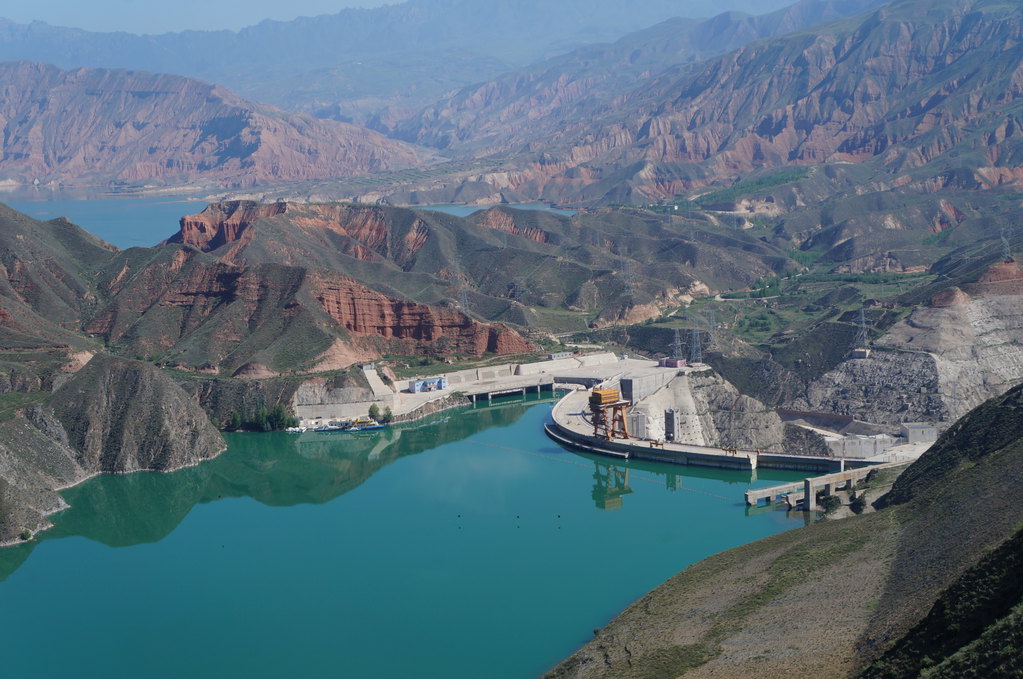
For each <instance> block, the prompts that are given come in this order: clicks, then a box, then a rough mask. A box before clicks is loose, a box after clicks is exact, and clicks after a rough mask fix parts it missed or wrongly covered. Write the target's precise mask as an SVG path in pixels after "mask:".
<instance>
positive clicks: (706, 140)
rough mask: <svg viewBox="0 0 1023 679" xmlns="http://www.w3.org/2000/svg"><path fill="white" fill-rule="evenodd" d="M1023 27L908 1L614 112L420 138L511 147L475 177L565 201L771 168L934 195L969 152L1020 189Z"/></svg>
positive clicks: (635, 98)
mask: <svg viewBox="0 0 1023 679" xmlns="http://www.w3.org/2000/svg"><path fill="white" fill-rule="evenodd" d="M1021 27H1023V17H1021V14H1020V9H1019V8H1018V7H1017V6H1015V5H1011V4H1006V3H1000V2H997V0H971V1H970V2H966V3H963V2H952V1H951V0H898V1H897V2H894V3H891V4H889V5H885V6H884V7H882V8H880V9H878V10H876V11H874V12H871V13H868V14H867V15H864V16H862V17H860V18H856V19H846V20H842V21H838V22H835V23H832V24H826V25H824V26H816V27H814V28H813V29H812V30H805V31H797V32H795V33H791V34H789V35H785V36H782V37H779V38H775V39H770V40H764V41H759V42H754V43H751V44H749V45H746V46H744V47H741V48H740V49H738V50H736V51H733V52H731V53H729V54H727V55H724V56H721V57H717V58H714V59H710V60H709V61H705V62H702V63H700V64H698V65H696V66H693V65H689V64H685V65H680V66H678V67H676V68H674V69H669V70H667V71H664V72H662V73H661V74H660V75H658V76H656V77H653V78H650V79H649V80H646V81H643V82H641V83H639V84H638V85H636V86H635V87H634V88H633V89H629V90H621V91H617V92H616V97H615V98H614V99H613V100H610V101H606V102H594V101H592V100H590V99H588V98H586V97H582V98H579V99H577V100H573V98H572V97H571V96H568V97H567V98H566V106H565V107H563V108H558V109H557V110H552V112H551V114H550V115H538V116H537V117H535V118H531V119H530V120H529V121H528V124H521V123H518V122H515V117H514V116H509V118H510V119H511V120H512V122H511V123H501V122H500V119H501V117H500V116H499V115H495V116H494V117H493V118H492V119H491V118H487V117H485V116H484V117H482V118H480V119H479V121H480V124H479V128H478V129H476V128H474V125H475V123H474V121H473V117H472V115H469V116H468V118H466V121H465V125H466V126H465V127H464V128H457V134H453V133H452V132H453V130H455V129H456V126H455V125H453V124H452V121H451V120H450V119H449V118H450V117H449V116H440V115H439V114H438V115H435V116H432V117H430V119H431V121H432V122H431V124H435V125H436V132H435V133H434V132H428V131H426V130H421V131H418V132H416V133H415V136H417V137H419V138H423V139H435V140H437V141H443V143H446V144H451V145H452V146H457V144H458V143H459V139H465V140H467V142H466V143H467V144H469V143H470V142H471V140H473V139H480V140H485V139H492V138H499V139H500V140H501V143H500V146H501V148H504V149H514V151H509V152H507V153H503V154H502V155H501V158H502V161H503V165H502V168H501V170H500V172H495V173H490V174H487V173H483V174H480V175H479V176H475V177H473V181H483V182H488V183H491V184H494V185H495V186H498V187H500V188H507V189H509V190H516V191H519V192H522V193H523V194H525V195H527V196H530V197H532V198H544V199H547V200H553V201H561V202H565V201H578V202H587V201H591V202H592V201H600V200H603V201H607V202H612V201H613V202H631V203H644V202H650V201H652V200H659V199H662V198H667V197H672V196H675V195H677V194H681V193H687V194H688V193H691V192H692V191H693V190H694V189H696V188H698V187H701V186H704V185H706V184H709V183H711V182H713V181H716V180H727V181H731V180H732V179H734V178H735V177H736V176H737V175H738V174H740V173H748V172H752V171H755V170H758V169H762V168H769V167H779V166H786V165H793V164H795V165H811V166H812V165H819V164H822V163H831V164H835V163H862V162H864V161H867V160H870V159H877V160H878V161H879V162H878V163H877V164H876V165H874V166H872V170H871V173H870V174H871V175H872V176H871V178H870V180H869V181H871V182H873V183H877V184H884V185H885V186H887V187H893V186H900V185H907V184H913V183H918V184H919V185H920V187H921V188H924V187H925V186H926V185H943V184H947V183H948V182H949V181H955V179H954V177H952V178H950V177H949V176H948V175H949V172H948V171H949V169H950V167H955V166H957V165H959V164H960V163H959V160H960V158H961V156H960V155H958V154H960V153H961V154H968V155H969V166H970V167H971V170H970V174H971V175H972V179H973V181H974V182H976V183H979V184H981V185H983V186H993V185H999V184H1004V183H1011V182H1014V181H1015V180H1016V174H1015V170H1014V167H1015V161H1014V158H1016V157H1017V156H1018V155H1019V151H1018V149H1017V139H1018V134H1017V127H1018V124H1017V122H1016V118H1017V113H1016V108H1017V107H1018V103H1017V102H1018V97H1017V91H1018V90H1019V88H1018V86H1017V85H1018V83H1017V80H1018V77H1019V74H1018V69H1017V66H1018V63H1019V55H1018V54H1017V52H1018V50H1020V49H1023V48H1021V47H1020V40H1019V39H1020V34H1021V30H1023V28H1021ZM778 64H786V68H778ZM503 89H507V88H502V87H501V86H500V85H496V84H495V85H494V86H493V91H494V93H495V94H496V93H500V92H502V90H503ZM480 91H481V92H483V91H486V90H483V89H481V90H480ZM485 103H487V99H485V98H484V99H482V100H480V101H479V103H478V104H477V103H475V101H474V100H473V99H472V98H471V97H470V98H468V99H467V100H466V107H467V109H474V108H479V107H480V106H483V105H484V104H485ZM453 105H454V104H453ZM499 107H500V106H499V105H498V108H499ZM438 110H443V109H438ZM543 110H544V108H543V107H542V106H541V108H540V111H543ZM456 118H457V116H456ZM491 120H493V121H494V122H493V125H491V124H490V121H491ZM953 149H955V150H956V151H955V152H953ZM474 152H475V150H474V149H473V148H471V147H470V146H466V153H474ZM482 152H483V153H485V151H482ZM950 152H952V153H950ZM611 187H613V188H614V190H613V191H609V189H610V188H611Z"/></svg>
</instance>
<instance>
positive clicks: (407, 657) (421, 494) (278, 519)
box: [0, 399, 803, 679]
mask: <svg viewBox="0 0 1023 679" xmlns="http://www.w3.org/2000/svg"><path fill="white" fill-rule="evenodd" d="M498 403H499V402H497V401H495V404H498ZM549 413H550V403H549V402H538V401H536V400H535V399H531V400H530V401H528V402H517V403H516V402H504V403H500V404H499V405H494V406H491V407H481V408H479V409H464V410H460V411H451V412H449V413H446V414H442V415H441V416H437V417H434V418H433V419H431V420H427V421H424V422H421V423H417V424H414V425H410V426H407V427H403V428H394V429H391V430H387V431H384V432H381V433H378V434H375V435H372V436H367V437H365V438H355V437H354V436H351V435H346V434H313V433H307V434H302V435H294V434H247V435H233V436H230V437H229V443H230V449H229V450H228V451H227V452H226V453H224V454H223V455H222V456H221V457H219V458H218V459H216V460H213V461H211V462H208V463H205V464H203V465H200V466H198V467H195V468H191V469H185V470H181V471H178V472H175V473H173V474H134V475H126V476H104V477H97V478H95V479H92V480H90V481H88V482H86V483H85V484H82V485H81V486H79V487H76V488H74V489H71V490H69V491H67V492H66V497H67V499H68V500H69V502H70V503H71V504H72V508H71V509H69V510H67V511H65V512H63V513H61V514H58V515H55V516H54V517H53V519H54V522H55V523H56V527H55V528H54V529H53V530H51V531H48V532H46V533H43V534H42V535H41V536H40V539H39V540H38V541H37V542H35V543H33V544H29V545H22V546H18V547H14V548H9V549H4V550H0V629H3V634H0V655H2V657H3V667H4V674H5V676H9V677H19V678H24V677H57V676H61V677H188V678H189V679H200V678H206V677H353V678H367V677H417V678H421V679H422V678H425V679H431V678H435V677H436V678H442V677H443V678H444V679H461V678H464V679H480V678H482V677H487V678H493V679H502V678H505V677H507V678H509V679H511V678H516V679H521V678H527V677H533V676H536V675H538V674H540V673H542V672H543V671H544V670H546V669H547V668H549V667H550V666H551V665H553V664H554V663H556V662H557V661H558V660H560V659H561V658H563V657H564V656H566V655H568V654H570V653H571V652H572V651H573V650H574V649H576V648H577V647H578V646H580V645H581V644H583V643H584V642H585V641H586V640H587V638H589V637H591V635H592V630H593V628H594V627H597V626H603V625H604V624H605V623H606V622H607V621H608V620H609V619H610V618H612V617H613V616H614V615H615V614H616V613H618V612H619V611H621V610H622V609H623V608H624V607H625V606H627V605H628V604H629V603H630V602H631V601H633V600H635V599H636V598H638V597H639V596H641V595H642V594H643V593H645V592H646V591H647V590H649V589H651V588H653V587H654V586H656V585H658V584H659V583H661V582H662V581H664V580H665V579H667V578H668V577H670V576H671V575H673V574H674V573H676V572H677V571H679V570H681V569H682V568H684V567H685V566H687V565H688V564H690V563H692V562H694V561H696V560H698V559H700V558H703V557H705V556H707V555H709V554H712V553H714V552H717V551H720V550H723V549H726V548H729V547H732V546H735V545H739V544H742V543H745V542H749V541H752V540H755V539H757V538H760V537H763V536H766V535H770V534H773V533H777V532H779V531H783V530H787V529H790V528H794V527H796V526H798V525H802V523H803V520H802V519H801V518H793V517H789V516H787V515H786V513H785V512H784V511H772V510H767V511H765V510H758V511H752V512H750V511H747V510H746V509H745V507H744V505H743V503H742V499H741V498H742V491H743V490H744V489H745V488H746V487H747V486H748V485H754V486H757V485H766V484H770V483H777V482H780V481H784V480H789V479H792V478H796V477H798V475H796V474H787V473H783V472H776V473H770V474H764V473H759V474H758V476H757V478H756V479H751V476H750V474H748V473H747V474H743V473H739V472H719V471H712V470H700V469H697V468H690V467H675V466H667V465H653V464H628V465H622V464H611V463H610V461H609V460H606V459H603V458H589V457H585V456H580V455H576V454H573V453H570V452H567V451H565V450H562V449H561V448H558V447H557V446H555V445H554V444H553V443H552V442H551V441H549V440H548V439H547V438H546V437H545V436H544V435H543V433H542V429H541V425H542V424H543V422H544V421H545V419H546V418H547V417H548V416H549Z"/></svg>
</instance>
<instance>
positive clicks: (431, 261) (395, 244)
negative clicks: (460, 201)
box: [170, 202, 794, 325]
mask: <svg viewBox="0 0 1023 679" xmlns="http://www.w3.org/2000/svg"><path fill="white" fill-rule="evenodd" d="M170 241H171V242H174V243H183V244H186V245H189V246H192V247H195V248H197V249H200V250H203V251H205V252H208V253H209V254H210V255H212V256H213V257H216V258H217V260H218V261H219V262H220V263H222V264H233V265H238V264H240V263H246V264H247V265H249V266H253V265H257V264H261V265H269V264H271V263H273V264H283V265H287V266H315V267H318V268H322V269H329V270H333V271H339V272H345V274H346V275H348V276H351V277H353V278H355V279H356V280H358V281H359V282H361V283H363V284H365V285H367V286H369V287H371V288H373V289H375V290H377V291H380V292H384V293H386V294H390V295H391V296H394V293H395V292H397V293H399V294H400V295H401V296H404V297H407V298H409V299H412V300H416V301H418V302H422V303H428V304H441V305H453V304H457V305H459V306H461V305H462V302H463V301H464V302H465V303H466V304H467V306H468V309H467V310H468V311H469V312H470V313H471V314H472V315H473V316H475V317H477V318H482V319H486V320H489V321H506V322H510V323H514V324H517V325H543V323H542V321H541V320H540V319H538V318H537V316H536V312H535V311H533V310H531V309H530V307H533V308H537V307H539V308H553V309H562V310H570V311H574V312H580V313H582V314H585V315H588V317H589V318H593V317H595V318H593V322H594V323H595V324H596V325H610V324H615V323H620V322H637V321H642V320H644V319H646V318H650V317H652V316H658V315H660V313H661V311H662V310H663V309H664V308H666V307H669V306H672V305H673V304H677V302H675V301H674V299H675V297H677V296H678V295H681V294H695V295H703V294H707V293H709V292H710V291H711V290H719V289H725V288H730V287H742V286H744V285H748V284H749V283H751V282H752V281H754V280H756V278H758V277H761V276H766V275H772V274H773V273H776V272H779V271H783V270H786V269H788V268H791V267H793V266H794V263H793V262H792V261H791V260H789V259H788V257H787V255H785V254H784V253H783V252H782V251H781V250H780V249H778V248H775V247H772V246H769V245H767V244H765V243H764V242H763V241H760V240H757V239H755V238H750V237H748V236H746V235H745V234H743V233H742V232H737V231H735V230H734V229H728V228H722V227H720V226H719V225H715V224H713V223H709V222H701V223H698V225H697V223H694V224H687V223H686V222H684V221H683V220H681V219H679V218H675V217H670V216H667V215H662V216H658V215H652V214H650V213H647V212H642V211H637V210H631V211H630V210H619V211H612V210H606V211H597V212H592V213H586V214H579V215H576V216H573V217H564V216H559V215H554V214H550V213H545V212H537V211H525V210H515V209H509V208H504V207H495V208H492V209H490V210H487V211H485V212H479V213H476V214H473V215H472V216H471V217H468V218H465V219H460V218H457V217H453V216H450V215H445V214H439V213H435V212H429V211H422V210H409V209H403V208H387V207H379V206H364V205H346V204H298V203H284V202H280V203H275V204H258V203H253V202H228V203H219V204H213V205H211V206H209V207H208V208H207V209H206V210H204V211H203V212H202V213H200V214H197V215H190V216H187V217H185V218H183V219H182V221H181V230H180V231H179V233H177V234H175V235H174V236H172V237H171V239H170Z"/></svg>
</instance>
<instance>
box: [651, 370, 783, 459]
mask: <svg viewBox="0 0 1023 679" xmlns="http://www.w3.org/2000/svg"><path fill="white" fill-rule="evenodd" d="M668 409H677V410H678V411H679V413H680V414H681V418H682V422H683V425H682V431H681V434H680V435H679V436H678V438H677V440H680V441H685V442H687V443H695V444H697V445H703V446H718V447H721V446H733V447H736V448H744V449H748V450H755V449H759V450H781V449H782V447H783V445H784V442H785V440H786V428H785V425H784V423H783V422H782V420H781V418H780V417H779V416H778V414H777V413H775V412H774V410H773V409H771V408H769V407H767V406H765V405H764V404H763V403H761V402H760V401H757V400H756V399H754V398H750V397H749V396H744V395H743V394H741V393H739V390H738V389H736V388H735V387H734V386H733V385H732V384H730V383H729V382H727V381H726V380H724V379H723V378H722V377H721V376H720V375H718V374H717V373H715V372H714V371H712V370H702V371H698V372H692V373H690V374H687V375H680V376H678V377H675V378H674V379H672V381H671V382H670V383H668V385H667V386H665V387H663V388H661V389H659V390H658V391H656V392H654V393H653V394H651V395H650V396H647V397H646V398H644V399H642V400H641V401H640V402H639V403H638V404H637V405H636V410H639V411H641V412H644V413H646V414H647V418H648V420H652V421H654V422H663V417H664V411H665V410H668ZM660 437H661V436H656V437H654V438H660Z"/></svg>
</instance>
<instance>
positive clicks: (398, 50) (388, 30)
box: [0, 0, 787, 117]
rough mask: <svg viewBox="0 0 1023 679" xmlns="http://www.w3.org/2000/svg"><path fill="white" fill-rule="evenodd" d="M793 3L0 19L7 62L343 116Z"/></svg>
mask: <svg viewBox="0 0 1023 679" xmlns="http://www.w3.org/2000/svg"><path fill="white" fill-rule="evenodd" d="M785 4H787V0H727V1H725V2H717V3H715V2H710V1H708V0H644V1H643V2H636V3H621V2H615V1H614V0H557V1H550V0H547V1H544V0H495V1H494V2H486V3H483V2H478V1H476V0H410V1H408V2H404V3H400V4H393V5H386V6H383V7H378V8H374V9H355V8H353V9H345V10H343V11H341V12H339V13H337V14H333V15H324V16H320V17H315V18H310V17H306V18H299V19H296V20H294V21H287V22H281V21H263V22H261V23H258V24H256V25H254V26H250V27H249V28H246V29H243V30H241V31H238V32H234V31H201V30H197V31H186V32H182V33H169V34H163V35H144V36H139V35H132V34H128V33H92V32H88V31H83V30H79V29H73V28H63V27H58V26H50V25H47V24H42V23H32V24H15V23H12V22H9V21H3V20H0V61H11V60H23V59H24V60H31V61H41V62H46V63H52V64H54V65H56V66H60V67H62V68H78V67H82V66H89V67H103V68H127V69H134V70H144V71H152V72H158V73H176V74H179V75H186V76H190V77H196V78H201V79H203V80H208V81H212V82H215V83H217V84H219V85H224V86H226V87H229V88H230V89H232V90H234V91H235V92H237V93H239V94H240V95H242V96H244V97H246V98H250V99H255V100H257V101H262V102H266V103H270V104H275V105H278V106H284V107H287V108H297V109H302V110H311V111H315V110H318V109H320V108H324V107H337V106H339V105H340V109H339V115H341V116H342V117H360V116H363V115H365V113H367V112H375V111H376V110H377V109H378V108H379V107H380V106H381V103H383V102H402V101H403V102H405V103H406V104H411V105H422V104H426V103H429V102H430V101H432V100H433V99H434V98H435V97H437V96H439V95H440V94H442V93H443V92H445V91H446V90H448V89H451V88H457V87H461V86H463V85H467V84H469V83H472V82H477V81H480V80H484V79H487V78H490V77H493V76H495V75H497V74H499V73H501V72H503V71H506V70H508V69H510V68H515V67H518V66H524V65H526V64H529V63H532V62H534V61H536V60H538V59H541V58H545V57H549V56H553V55H556V54H560V53H563V52H566V51H568V50H571V49H573V48H575V47H578V46H580V45H585V44H591V43H595V42H601V41H607V40H614V39H617V38H618V37H620V36H622V35H624V34H626V33H628V32H630V31H634V30H639V29H643V28H646V27H648V26H650V25H652V24H654V23H657V22H658V21H663V20H665V19H668V18H671V17H676V16H689V17H694V16H710V15H712V14H717V13H719V12H721V11H724V10H740V11H748V12H756V13H759V12H765V11H770V10H772V9H775V8H778V7H781V6H783V5H785Z"/></svg>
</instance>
